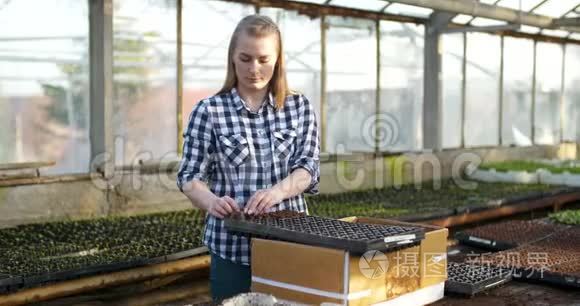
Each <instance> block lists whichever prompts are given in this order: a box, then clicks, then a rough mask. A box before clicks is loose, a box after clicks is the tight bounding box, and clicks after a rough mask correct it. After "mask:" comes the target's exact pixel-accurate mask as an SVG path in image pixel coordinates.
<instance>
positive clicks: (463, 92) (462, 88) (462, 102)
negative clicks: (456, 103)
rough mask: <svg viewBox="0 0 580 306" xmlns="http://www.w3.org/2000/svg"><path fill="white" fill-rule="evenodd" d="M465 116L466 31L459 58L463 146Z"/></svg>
mask: <svg viewBox="0 0 580 306" xmlns="http://www.w3.org/2000/svg"><path fill="white" fill-rule="evenodd" d="M466 116H467V33H463V57H462V58H461V145H460V146H459V147H460V148H465V121H466V120H465V117H466Z"/></svg>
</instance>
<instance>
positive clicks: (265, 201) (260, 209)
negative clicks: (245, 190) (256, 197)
mask: <svg viewBox="0 0 580 306" xmlns="http://www.w3.org/2000/svg"><path fill="white" fill-rule="evenodd" d="M271 204H272V197H270V196H265V197H263V198H262V200H261V201H260V203H258V204H257V205H256V211H257V213H258V214H263V213H264V212H266V209H268V208H269V207H270V206H271Z"/></svg>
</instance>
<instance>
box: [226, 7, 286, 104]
mask: <svg viewBox="0 0 580 306" xmlns="http://www.w3.org/2000/svg"><path fill="white" fill-rule="evenodd" d="M244 32H245V33H246V34H248V35H250V36H253V37H264V36H266V35H270V34H274V35H275V36H276V40H277V41H278V56H277V60H276V66H275V67H274V74H273V75H272V79H271V80H270V82H269V83H268V89H269V90H270V91H271V92H272V94H273V95H274V99H275V100H276V103H275V104H276V109H278V110H279V109H282V108H283V107H284V101H285V100H286V96H287V95H289V94H291V93H292V91H291V90H290V89H289V88H288V81H287V79H286V63H285V61H284V48H283V46H282V35H281V34H280V29H279V28H278V26H277V25H276V24H275V23H274V21H272V19H270V18H269V17H267V16H262V15H249V16H246V17H244V18H243V19H242V20H240V22H239V23H238V25H237V26H236V29H235V30H234V33H233V34H232V38H231V39H230V46H229V48H228V66H227V73H226V80H225V82H224V86H223V87H222V89H220V91H219V92H218V94H221V93H227V92H229V91H230V90H232V88H234V87H236V85H237V83H238V78H237V76H236V69H235V67H234V51H235V50H236V46H237V43H238V38H239V36H240V34H242V33H244Z"/></svg>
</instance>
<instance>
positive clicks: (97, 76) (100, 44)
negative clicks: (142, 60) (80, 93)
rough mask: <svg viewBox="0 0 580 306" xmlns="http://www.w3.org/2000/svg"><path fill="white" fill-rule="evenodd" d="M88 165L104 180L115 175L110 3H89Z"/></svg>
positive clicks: (102, 0) (95, 0) (106, 0)
mask: <svg viewBox="0 0 580 306" xmlns="http://www.w3.org/2000/svg"><path fill="white" fill-rule="evenodd" d="M89 32H90V34H89V41H90V42H89V46H90V80H91V81H90V139H91V161H92V162H93V161H96V164H94V165H93V164H92V162H91V164H92V165H93V166H94V167H96V168H97V169H91V171H94V170H99V171H101V172H102V174H103V175H104V177H105V178H112V177H113V175H114V172H115V147H114V126H113V2H112V0H90V1H89Z"/></svg>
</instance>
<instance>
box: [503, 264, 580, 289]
mask: <svg viewBox="0 0 580 306" xmlns="http://www.w3.org/2000/svg"><path fill="white" fill-rule="evenodd" d="M513 278H514V279H517V280H522V281H532V282H536V283H545V284H551V285H556V286H563V287H572V288H580V275H570V274H565V273H558V272H552V271H549V270H545V271H539V270H538V269H531V268H516V269H514V270H513Z"/></svg>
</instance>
